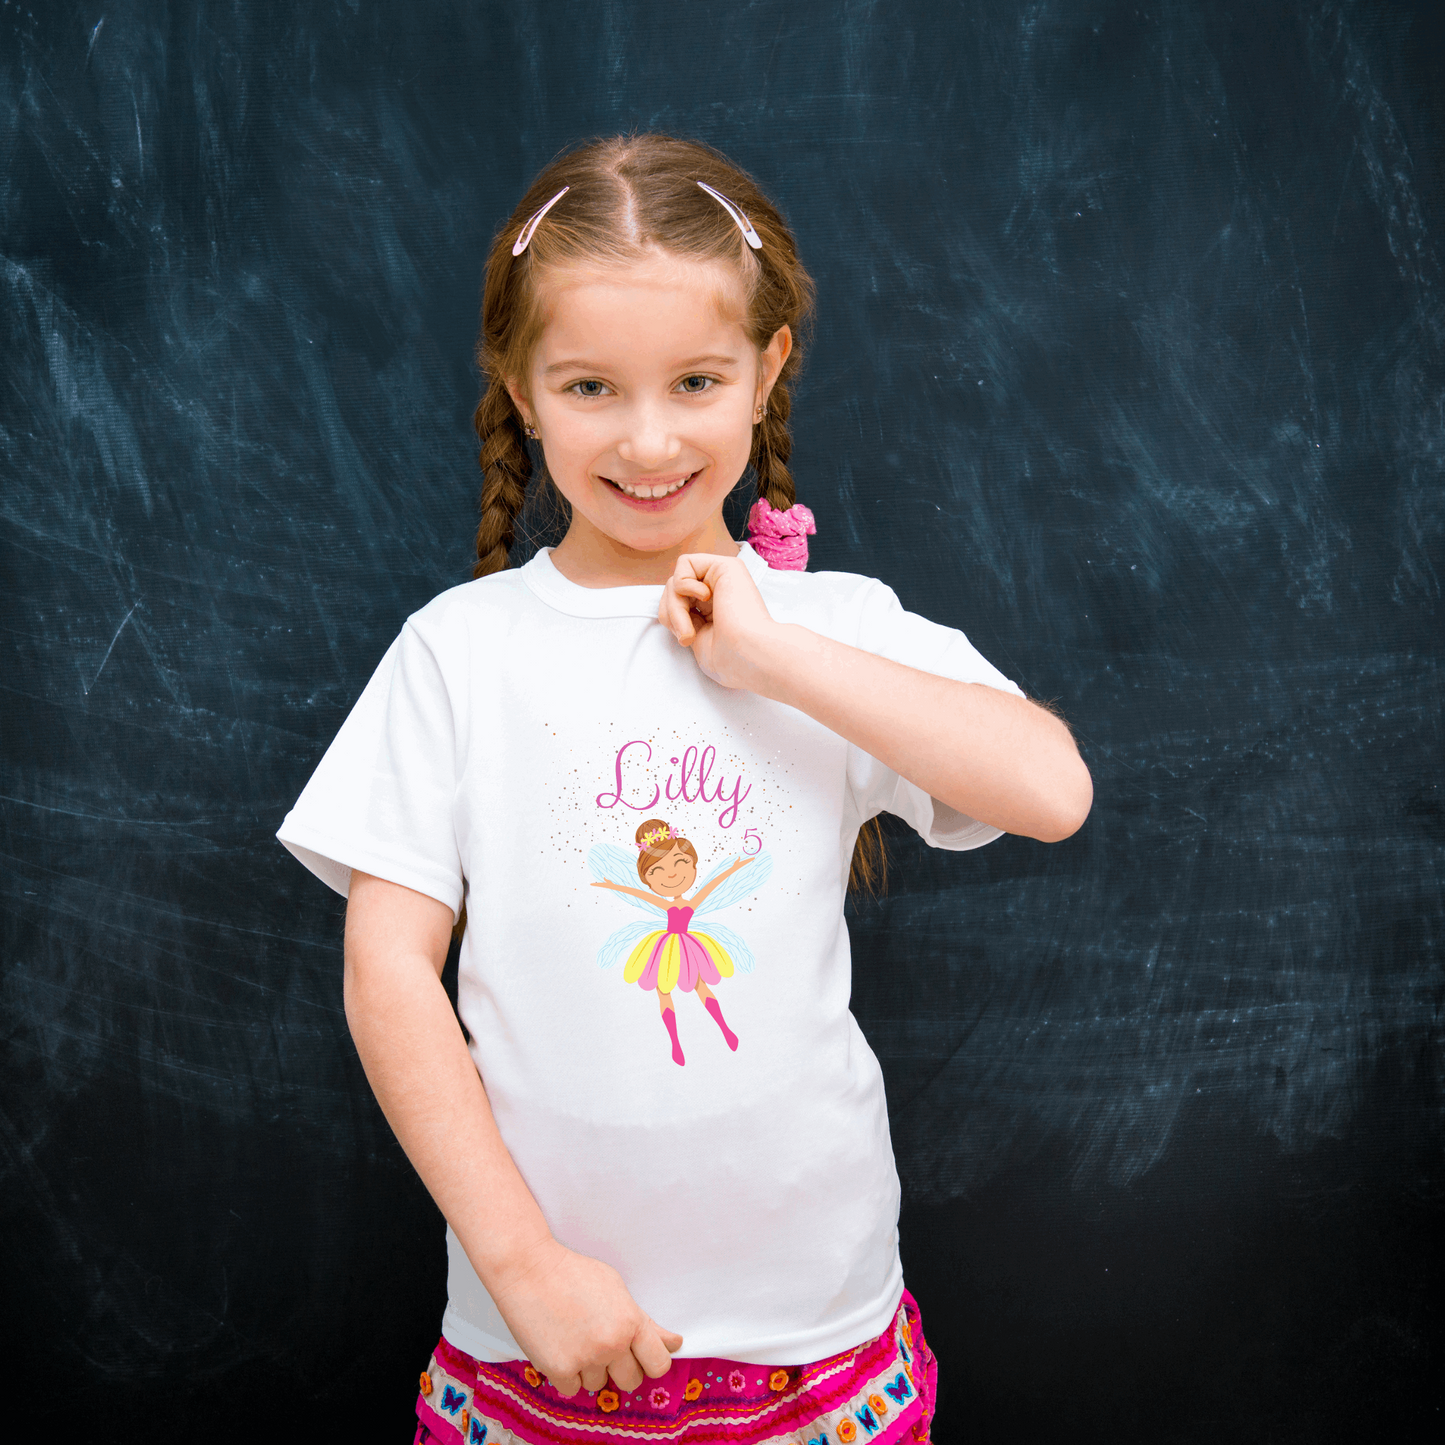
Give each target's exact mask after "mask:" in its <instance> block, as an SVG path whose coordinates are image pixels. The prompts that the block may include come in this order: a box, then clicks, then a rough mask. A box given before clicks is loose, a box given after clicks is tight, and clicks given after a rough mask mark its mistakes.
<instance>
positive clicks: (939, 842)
mask: <svg viewBox="0 0 1445 1445" xmlns="http://www.w3.org/2000/svg"><path fill="white" fill-rule="evenodd" d="M856 645H857V646H858V647H860V648H862V649H863V650H864V651H865V652H871V653H874V654H875V655H877V656H879V657H887V658H890V659H891V660H892V661H894V662H901V663H902V664H903V665H904V666H905V667H913V668H917V669H918V671H920V672H931V673H934V674H935V675H937V676H939V677H950V678H953V679H954V680H955V681H957V682H976V683H982V684H983V685H984V686H985V687H996V688H998V689H999V690H1000V691H1001V692H1011V693H1013V694H1014V696H1015V697H1022V696H1023V695H1024V694H1023V691H1022V689H1020V688H1019V687H1018V686H1017V685H1016V684H1015V683H1013V682H1011V681H1010V680H1009V679H1008V678H1006V677H1005V676H1004V675H1003V673H1001V672H1000V671H999V670H998V668H996V667H995V666H994V665H993V664H992V663H991V662H989V661H988V660H987V659H986V658H985V657H984V656H983V655H982V654H981V653H980V652H979V651H978V649H977V648H976V647H974V645H973V644H972V643H971V642H970V641H969V640H968V638H967V637H965V636H964V635H963V633H961V632H959V631H957V630H956V629H955V628H952V627H943V626H941V625H940V624H939V623H937V622H930V621H929V620H928V619H927V618H926V617H920V616H918V614H917V613H915V612H906V611H904V609H903V604H902V603H901V602H899V600H898V598H897V596H896V595H895V593H894V592H893V590H892V589H891V588H889V587H885V586H884V585H883V583H881V582H878V583H875V584H874V585H873V587H872V588H871V589H870V591H869V593H868V595H867V598H866V600H865V604H864V609H863V615H862V619H861V623H860V627H859V632H858V638H857V643H856ZM848 787H849V791H850V794H851V796H852V799H853V803H854V806H855V808H856V809H857V816H858V820H859V822H860V823H861V822H865V821H867V819H869V818H872V817H875V816H876V815H877V814H879V813H893V814H895V815H896V816H897V817H900V818H902V819H903V820H904V821H905V822H906V823H908V824H909V825H910V826H911V827H912V828H913V829H914V830H915V831H916V832H917V833H918V835H919V836H920V837H921V838H922V839H923V840H924V842H926V843H927V844H928V845H929V846H930V847H932V848H948V849H952V850H955V851H962V850H964V849H968V848H981V847H982V846H983V845H984V844H985V843H992V842H993V840H994V839H995V838H1000V837H1002V836H1003V830H1002V829H1001V828H995V827H992V826H991V825H990V824H987V823H980V822H978V821H977V819H974V818H969V817H966V816H965V815H964V814H962V813H959V812H955V811H954V809H952V808H950V807H949V806H948V805H947V804H946V803H940V802H939V801H938V799H937V798H934V797H931V796H930V795H929V794H928V793H927V792H925V791H924V789H922V788H920V787H918V786H917V785H916V784H914V783H910V782H909V781H908V780H907V779H906V778H903V777H901V776H900V775H899V774H898V773H896V772H894V771H893V769H892V768H890V767H887V766H886V765H885V764H883V763H880V762H879V761H878V759H877V758H875V757H873V756H872V755H871V754H869V753H866V752H864V751H863V749H862V748H859V747H854V746H850V747H849V749H848Z"/></svg>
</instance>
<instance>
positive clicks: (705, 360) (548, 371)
mask: <svg viewBox="0 0 1445 1445" xmlns="http://www.w3.org/2000/svg"><path fill="white" fill-rule="evenodd" d="M709 364H711V365H713V366H736V365H737V364H738V359H737V357H736V356H693V357H689V358H688V360H686V361H680V362H678V363H677V365H676V366H675V367H674V368H673V369H674V370H676V371H686V370H687V369H688V368H689V367H693V366H707V365H709ZM606 370H607V368H606V367H605V366H600V365H598V364H597V363H596V362H594V361H588V360H586V359H585V358H582V359H579V360H569V361H554V362H553V363H552V364H551V366H549V367H546V368H545V369H544V370H543V372H542V375H543V376H555V375H556V374H557V373H558V372H561V371H606Z"/></svg>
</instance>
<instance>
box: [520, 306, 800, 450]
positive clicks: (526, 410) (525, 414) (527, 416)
mask: <svg viewBox="0 0 1445 1445" xmlns="http://www.w3.org/2000/svg"><path fill="white" fill-rule="evenodd" d="M786 329H787V328H786V327H785V328H784V330H786ZM504 385H505V386H506V388H507V395H508V396H510V397H511V398H512V405H513V406H514V407H516V408H517V413H518V415H519V416H520V417H521V418H522V422H523V424H524V425H526V426H531V425H532V413H531V409H530V407H529V406H528V404H527V398H526V397H525V396H524V395H523V393H522V388H521V387H520V386H518V385H517V382H516V380H515V378H513V377H507V378H506V381H505V382H504Z"/></svg>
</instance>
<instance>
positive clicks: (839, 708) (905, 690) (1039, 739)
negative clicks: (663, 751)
mask: <svg viewBox="0 0 1445 1445" xmlns="http://www.w3.org/2000/svg"><path fill="white" fill-rule="evenodd" d="M658 620H659V621H661V622H662V623H663V624H664V625H665V626H666V627H668V628H669V629H670V631H671V632H672V633H673V635H674V636H675V637H676V638H677V640H678V641H679V642H681V643H682V644H683V645H684V646H686V647H691V648H692V652H693V656H694V657H696V658H697V662H698V666H699V667H701V668H702V670H703V671H704V672H705V673H706V674H707V675H708V676H709V677H710V678H712V679H713V681H714V682H718V683H721V684H722V685H723V686H724V687H737V688H746V689H747V690H748V691H749V692H755V693H757V694H759V695H760V696H762V697H768V698H772V699H773V700H774V701H775V702H782V703H787V704H788V705H789V706H790V707H795V708H797V709H798V710H799V711H800V712H805V713H807V714H808V716H809V717H811V718H814V719H816V720H817V721H818V722H820V723H822V724H823V726H824V727H826V728H828V729H830V730H831V731H832V732H835V733H837V734H838V735H839V736H840V737H844V738H847V740H848V741H849V742H851V743H855V744H856V745H857V746H858V747H860V748H862V749H863V750H864V751H865V752H868V753H871V754H872V755H873V756H874V757H875V758H877V759H878V760H879V761H880V762H882V763H885V764H886V765H887V766H888V767H890V768H892V769H893V771H894V772H896V773H898V774H899V775H900V776H902V777H905V778H907V779H908V781H909V782H911V783H915V784H917V786H918V787H920V788H923V789H925V790H926V791H927V792H929V793H930V794H931V795H932V796H933V797H935V798H937V799H938V800H939V802H941V803H946V804H947V805H948V806H949V807H950V808H953V809H955V810H956V811H957V812H960V813H963V814H966V815H967V816H968V817H970V818H977V819H978V821H979V822H981V823H987V824H989V825H990V826H992V827H995V828H1001V829H1003V831H1004V832H1006V833H1020V834H1023V835H1024V836H1026V837H1029V838H1038V839H1039V840H1041V841H1042V842H1045V843H1055V842H1058V841H1059V840H1060V839H1063V838H1067V837H1068V836H1069V835H1070V834H1071V833H1075V832H1077V831H1078V829H1079V828H1080V827H1081V826H1082V825H1083V822H1084V819H1085V818H1086V817H1088V815H1089V808H1090V806H1091V804H1092V803H1093V798H1094V785H1093V781H1092V779H1091V778H1090V777H1089V770H1088V768H1086V767H1085V766H1084V760H1083V759H1082V758H1081V757H1080V756H1079V750H1078V749H1077V748H1076V747H1075V746H1074V739H1073V737H1072V735H1071V734H1070V732H1069V730H1068V728H1067V727H1065V726H1064V724H1063V723H1062V722H1060V721H1059V719H1058V718H1056V717H1054V715H1053V714H1052V713H1050V712H1047V711H1045V709H1043V708H1041V707H1039V706H1038V704H1036V703H1031V702H1028V701H1026V700H1025V699H1023V698H1019V697H1015V696H1014V695H1013V694H1012V693H1007V692H1001V691H999V690H998V689H997V688H992V687H986V686H984V685H982V684H981V683H971V682H956V681H954V680H953V679H952V678H947V677H937V676H935V675H934V674H933V673H929V672H920V671H918V670H917V669H916V668H912V667H905V666H904V665H903V664H902V663H899V662H893V661H891V660H890V659H888V658H886V657H878V656H876V655H875V654H873V653H871V652H864V651H862V650H861V649H860V648H856V647H849V646H848V645H847V644H846V643H842V642H834V641H832V640H831V639H830V638H827V637H822V636H820V635H819V634H818V633H816V632H813V631H811V630H809V629H808V628H806V627H799V626H796V625H793V624H785V623H780V622H775V621H774V620H773V618H772V617H771V615H770V614H769V612H768V609H767V606H766V604H765V603H764V602H763V598H762V594H761V593H760V592H759V591H758V589H757V585H756V584H755V583H754V581H753V579H752V578H751V577H750V576H749V575H748V570H747V568H746V567H745V566H744V565H743V563H742V561H741V560H740V559H739V558H736V557H719V556H713V555H711V554H708V553H688V554H684V555H683V556H681V557H679V558H678V559H677V566H676V567H675V569H674V570H673V574H672V576H671V578H669V579H668V583H667V586H666V587H665V588H664V589H663V595H662V604H661V606H660V608H659V610H658Z"/></svg>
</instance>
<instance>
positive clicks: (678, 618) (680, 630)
mask: <svg viewBox="0 0 1445 1445" xmlns="http://www.w3.org/2000/svg"><path fill="white" fill-rule="evenodd" d="M657 620H658V621H659V622H660V623H662V625H663V626H664V627H665V628H667V630H668V631H669V632H670V633H672V635H673V636H674V637H675V638H677V640H678V641H679V642H680V643H682V645H683V646H684V647H691V646H692V642H693V638H694V637H695V636H696V635H697V629H696V628H695V627H694V626H693V624H692V613H691V609H690V608H689V607H688V605H687V603H686V602H684V601H683V600H682V598H680V597H679V596H678V595H677V589H676V588H675V587H674V586H673V583H672V581H669V582H668V584H667V586H666V587H664V588H663V589H662V602H661V603H660V604H659V606H658V609H657Z"/></svg>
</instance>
